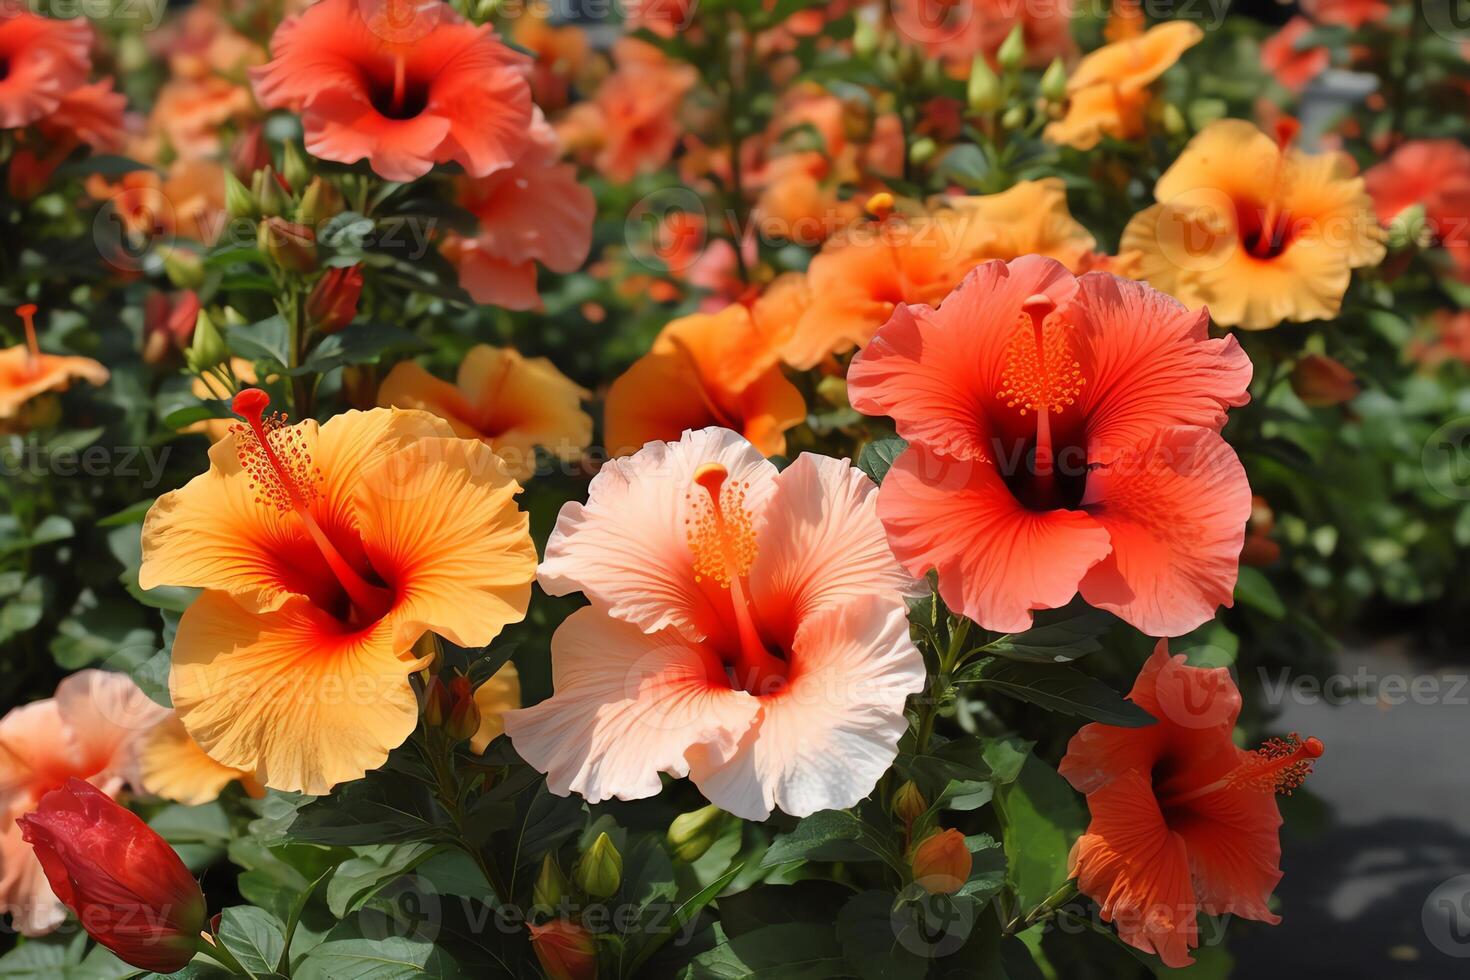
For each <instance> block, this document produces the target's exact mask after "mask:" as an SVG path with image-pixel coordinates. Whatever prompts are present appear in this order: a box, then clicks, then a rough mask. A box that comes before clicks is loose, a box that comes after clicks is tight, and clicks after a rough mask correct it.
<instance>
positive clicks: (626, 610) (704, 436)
mask: <svg viewBox="0 0 1470 980" xmlns="http://www.w3.org/2000/svg"><path fill="white" fill-rule="evenodd" d="M710 462H716V463H720V464H721V465H723V466H724V467H725V469H726V470H727V471H728V472H729V474H730V475H729V480H730V481H731V482H732V483H748V484H749V486H748V487H747V488H746V491H745V506H746V508H747V509H748V510H749V511H750V512H751V515H752V517H753V522H754V524H755V529H756V532H757V534H759V533H760V528H761V526H762V525H763V523H764V521H765V513H766V509H767V502H768V501H769V500H770V498H771V495H772V494H773V493H774V492H775V489H776V480H775V477H776V467H775V466H774V465H772V464H771V463H770V462H768V461H767V460H766V459H765V457H763V456H762V455H761V454H760V453H759V452H758V451H757V450H756V449H755V448H754V447H753V446H751V445H750V443H748V442H746V441H745V440H744V439H743V438H741V437H740V436H739V435H738V434H736V433H734V432H731V431H730V430H728V429H714V428H710V429H700V430H699V431H697V432H686V433H684V436H683V438H681V439H680V440H679V441H677V442H653V443H649V444H648V445H647V446H645V447H643V448H642V449H640V450H639V451H638V452H636V453H634V454H633V455H632V456H629V457H626V458H624V459H614V460H611V461H609V462H608V463H607V464H606V465H604V466H603V467H602V469H601V470H600V471H599V472H598V474H597V476H595V477H593V478H592V483H591V486H590V487H589V488H588V493H587V503H586V504H580V503H577V502H576V501H570V502H568V503H567V504H565V505H564V506H563V507H562V509H561V514H560V516H559V517H558V518H557V521H556V528H555V530H553V531H552V533H551V538H550V540H548V541H547V543H546V558H545V560H544V561H542V563H541V570H540V576H539V580H540V582H541V587H542V588H543V589H545V590H546V591H547V592H549V593H550V594H552V595H567V594H568V593H571V592H578V591H580V592H583V593H585V594H586V596H587V598H588V599H590V600H591V601H592V603H593V604H594V605H598V606H601V607H602V608H604V609H606V610H607V612H608V614H609V615H611V616H612V617H614V618H615V619H621V620H623V621H625V622H628V623H632V624H633V625H635V626H637V627H638V628H640V629H642V630H643V631H645V632H648V633H654V632H658V631H659V630H662V629H664V628H666V627H670V626H672V627H675V628H676V629H678V630H680V631H681V632H683V633H684V634H685V635H686V636H688V637H689V638H690V639H695V640H698V639H704V638H705V637H706V636H707V635H709V631H710V629H711V626H712V624H716V623H718V622H719V617H720V616H721V609H723V607H724V605H725V604H726V603H727V602H728V600H727V599H724V598H721V602H720V605H719V606H718V607H716V606H714V605H713V604H712V603H711V601H710V598H709V597H708V596H707V595H706V593H705V591H704V590H703V589H702V588H701V587H700V584H699V583H698V582H696V581H695V572H694V556H693V554H692V553H691V552H690V550H689V542H688V539H687V537H686V534H687V531H686V528H685V525H684V521H685V517H686V516H687V515H688V514H689V512H690V502H689V499H688V495H689V494H690V492H691V490H697V489H698V488H697V487H695V486H694V471H695V470H696V469H698V468H699V467H700V466H701V465H703V464H705V463H710Z"/></svg>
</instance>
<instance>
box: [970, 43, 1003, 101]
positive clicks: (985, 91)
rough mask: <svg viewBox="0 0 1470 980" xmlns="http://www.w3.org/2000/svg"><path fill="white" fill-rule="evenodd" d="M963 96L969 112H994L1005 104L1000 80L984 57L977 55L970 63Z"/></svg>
mask: <svg viewBox="0 0 1470 980" xmlns="http://www.w3.org/2000/svg"><path fill="white" fill-rule="evenodd" d="M965 96H966V99H967V100H968V102H969V105H970V111H971V112H977V113H991V112H996V111H998V110H999V109H1000V107H1001V106H1002V105H1004V104H1005V91H1004V90H1003V89H1002V87H1001V84H1000V79H999V78H998V77H996V74H995V71H994V70H993V69H991V67H990V62H988V61H986V60H985V56H984V55H981V54H977V55H976V56H975V60H974V61H972V62H970V81H969V84H968V85H967V86H966V87H965Z"/></svg>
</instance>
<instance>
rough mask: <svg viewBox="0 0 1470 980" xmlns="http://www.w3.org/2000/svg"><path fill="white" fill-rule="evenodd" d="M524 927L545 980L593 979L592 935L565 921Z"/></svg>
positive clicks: (595, 965) (560, 920) (553, 921)
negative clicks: (529, 933)
mask: <svg viewBox="0 0 1470 980" xmlns="http://www.w3.org/2000/svg"><path fill="white" fill-rule="evenodd" d="M526 928H527V929H529V930H530V932H531V949H532V950H534V951H535V953H536V959H537V961H539V962H540V964H541V969H542V970H544V971H546V976H547V978H548V980H594V978H595V977H596V976H597V940H596V939H595V938H594V937H593V935H592V933H590V932H588V931H587V930H586V929H584V928H582V927H581V926H579V925H577V924H576V923H575V922H568V921H567V920H565V919H553V920H552V921H550V922H548V923H546V924H545V925H542V926H538V925H528V926H526Z"/></svg>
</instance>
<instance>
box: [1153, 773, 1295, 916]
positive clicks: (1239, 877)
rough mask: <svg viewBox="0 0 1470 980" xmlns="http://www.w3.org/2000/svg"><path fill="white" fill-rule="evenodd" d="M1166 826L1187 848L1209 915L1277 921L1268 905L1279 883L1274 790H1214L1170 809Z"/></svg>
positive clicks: (1197, 888)
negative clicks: (1176, 809)
mask: <svg viewBox="0 0 1470 980" xmlns="http://www.w3.org/2000/svg"><path fill="white" fill-rule="evenodd" d="M1241 754H1242V755H1244V754H1245V753H1241ZM1169 826H1170V827H1172V828H1173V829H1174V831H1175V832H1176V833H1178V834H1179V836H1181V837H1183V838H1184V843H1185V845H1186V846H1187V847H1188V848H1189V865H1190V868H1191V870H1192V871H1193V873H1194V890H1195V892H1196V894H1197V895H1198V896H1199V904H1200V907H1201V908H1203V909H1204V910H1205V911H1206V912H1208V913H1209V914H1210V915H1239V916H1243V917H1245V918H1247V919H1255V920H1256V921H1258V922H1268V923H1270V924H1271V925H1276V924H1278V923H1280V922H1281V917H1280V916H1278V915H1276V914H1275V913H1274V912H1272V911H1271V910H1270V908H1268V907H1267V905H1266V902H1267V901H1268V900H1269V899H1270V897H1271V892H1272V891H1274V890H1275V888H1276V885H1277V883H1278V882H1279V881H1281V838H1280V835H1279V830H1280V827H1281V810H1280V808H1278V806H1277V805H1276V796H1275V794H1274V793H1272V792H1270V791H1269V790H1267V791H1260V790H1254V791H1253V790H1249V789H1241V788H1237V789H1229V790H1225V791H1223V792H1219V793H1214V794H1211V795H1210V796H1209V797H1208V798H1205V799H1202V800H1200V801H1199V802H1198V804H1197V805H1195V806H1191V807H1188V808H1181V812H1177V813H1171V814H1170V818H1169Z"/></svg>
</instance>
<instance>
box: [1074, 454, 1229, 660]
mask: <svg viewBox="0 0 1470 980" xmlns="http://www.w3.org/2000/svg"><path fill="white" fill-rule="evenodd" d="M1082 506H1083V508H1084V509H1085V510H1086V511H1087V512H1088V513H1089V514H1091V515H1092V517H1093V518H1094V519H1095V520H1096V521H1097V523H1098V524H1100V525H1101V526H1102V527H1104V528H1105V529H1106V530H1107V533H1108V536H1109V538H1110V539H1111V541H1112V545H1113V548H1112V553H1111V554H1110V555H1109V556H1108V557H1107V558H1105V559H1104V560H1103V561H1101V562H1099V563H1098V564H1097V565H1096V566H1094V567H1093V568H1092V569H1091V570H1090V571H1088V573H1087V575H1086V577H1085V578H1083V579H1082V586H1081V590H1082V596H1083V598H1085V599H1086V600H1087V601H1088V602H1089V603H1091V604H1092V605H1094V606H1098V607H1099V608H1102V609H1107V610H1110V611H1111V612H1114V613H1116V614H1117V615H1118V616H1120V617H1122V618H1123V619H1125V620H1127V621H1128V622H1129V623H1131V624H1132V625H1134V626H1135V627H1137V628H1138V629H1140V630H1142V631H1143V632H1145V633H1148V634H1150V635H1152V636H1180V635H1182V634H1184V633H1188V632H1189V631H1190V630H1192V629H1194V628H1195V627H1196V626H1198V625H1200V624H1201V623H1203V622H1205V621H1207V620H1209V619H1210V618H1212V617H1213V616H1214V615H1215V610H1216V608H1217V607H1219V606H1221V605H1224V606H1230V605H1231V604H1232V603H1233V602H1234V591H1235V579H1236V576H1237V574H1238V572H1239V566H1240V549H1241V547H1242V546H1243V545H1244V542H1245V523H1246V520H1247V519H1248V518H1249V517H1250V511H1251V492H1250V484H1249V483H1248V482H1247V480H1246V475H1245V469H1244V468H1243V467H1242V466H1241V465H1240V460H1239V459H1237V458H1236V456H1235V451H1234V450H1233V449H1231V448H1230V446H1229V445H1227V444H1226V442H1225V441H1224V440H1223V439H1221V438H1220V437H1219V436H1218V435H1216V434H1215V433H1214V432H1213V431H1211V430H1209V429H1201V428H1194V427H1174V428H1169V429H1164V430H1162V431H1160V432H1158V433H1157V434H1155V435H1154V437H1153V438H1151V439H1150V440H1149V441H1147V442H1145V443H1143V444H1141V445H1139V446H1138V447H1137V448H1136V449H1135V450H1134V451H1133V452H1131V453H1128V454H1126V455H1121V456H1118V457H1117V458H1115V459H1114V460H1113V462H1111V463H1109V464H1107V465H1105V466H1102V467H1099V468H1097V469H1094V470H1092V471H1091V472H1090V473H1089V474H1088V478H1087V494H1086V496H1085V498H1084V499H1083V504H1082Z"/></svg>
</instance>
